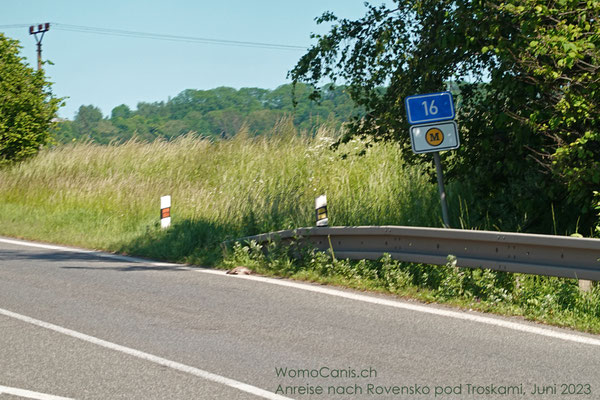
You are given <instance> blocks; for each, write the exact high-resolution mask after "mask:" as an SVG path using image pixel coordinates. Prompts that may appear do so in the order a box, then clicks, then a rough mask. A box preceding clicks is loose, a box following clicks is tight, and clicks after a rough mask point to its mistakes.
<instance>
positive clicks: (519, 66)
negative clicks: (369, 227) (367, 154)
mask: <svg viewBox="0 0 600 400" xmlns="http://www.w3.org/2000/svg"><path fill="white" fill-rule="evenodd" d="M599 12H600V2H598V1H575V0H562V1H547V0H528V1H521V0H509V1H504V2H502V1H499V0H495V1H470V0H469V1H467V0H444V1H438V0H410V1H409V0H395V1H394V2H393V6H392V7H387V6H385V5H382V6H379V7H374V6H369V5H367V10H366V14H365V16H364V17H362V18H360V19H358V20H348V19H338V18H337V17H336V16H335V15H333V14H331V13H325V14H324V15H323V16H321V17H320V18H318V19H317V22H318V23H332V24H333V26H332V28H331V30H330V31H329V32H328V33H327V34H325V35H315V36H313V37H314V38H315V39H317V43H316V44H315V45H314V46H313V47H312V48H310V49H309V50H308V52H307V53H306V54H305V55H304V56H303V57H302V58H301V59H300V61H299V62H298V63H297V65H296V66H295V67H294V69H293V70H292V71H291V72H290V75H291V77H292V78H293V80H294V82H306V83H309V84H312V85H316V84H318V82H320V81H322V80H323V79H331V80H333V81H335V80H336V79H341V80H343V81H344V82H345V83H346V84H347V85H348V86H347V88H346V90H347V92H348V93H349V94H350V96H351V97H352V99H353V100H354V101H355V102H356V103H357V104H359V105H361V106H364V107H365V112H366V114H365V116H364V117H359V118H355V119H354V121H353V122H352V123H351V124H350V125H349V135H348V138H349V137H352V136H369V137H372V138H374V139H375V140H393V141H398V142H399V143H400V144H401V145H402V146H403V148H404V149H406V152H405V154H404V155H405V157H406V158H407V159H409V160H410V161H412V162H417V161H421V162H430V159H431V158H430V157H429V156H415V155H413V154H412V153H411V151H410V147H409V135H408V124H407V122H406V118H405V115H406V114H405V110H404V103H403V100H404V98H405V97H406V96H409V95H413V94H419V93H428V92H437V91H442V90H448V89H449V90H452V91H453V92H454V94H455V96H456V98H457V103H458V105H459V107H458V116H457V119H458V124H459V127H460V135H461V141H462V146H461V148H460V150H458V151H457V152H445V153H443V154H442V159H443V163H444V164H445V165H446V168H447V170H448V174H447V176H448V178H449V180H450V181H451V182H453V183H454V185H455V188H457V187H460V188H461V192H462V193H463V194H464V195H465V197H467V198H468V200H469V204H468V206H469V208H470V210H471V214H472V216H473V218H474V219H475V220H476V221H475V223H476V224H477V225H479V226H481V225H484V221H491V223H492V225H494V226H496V227H499V228H501V229H504V230H527V231H544V232H551V231H552V230H553V227H554V226H555V225H558V230H559V232H560V233H564V232H566V231H571V232H572V231H574V230H575V229H577V226H578V227H579V229H581V230H582V231H583V233H584V234H587V233H589V232H590V229H591V228H592V226H593V225H594V223H595V220H596V216H595V211H594V210H593V205H594V203H593V201H592V200H593V193H594V190H596V191H598V190H599V189H600V172H599V171H600V168H599V167H600V165H599V164H598V163H599V161H598V160H600V136H599V135H600V130H599V129H598V126H599V124H598V123H599V122H600V107H599V100H600V87H599V85H600V52H599V50H598V49H599V48H600V24H599V23H598V15H599ZM382 87H385V90H383V89H381V88H382ZM323 93H324V92H323V90H316V91H315V92H314V93H313V97H315V98H317V97H319V96H320V95H322V94H323ZM552 209H554V210H555V211H556V212H555V214H554V216H553V213H552V211H551V210H552ZM488 227H490V226H488Z"/></svg>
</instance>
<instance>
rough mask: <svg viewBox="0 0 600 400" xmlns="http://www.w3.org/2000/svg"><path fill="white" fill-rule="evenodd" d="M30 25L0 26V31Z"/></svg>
mask: <svg viewBox="0 0 600 400" xmlns="http://www.w3.org/2000/svg"><path fill="white" fill-rule="evenodd" d="M29 25H30V24H12V25H0V29H11V28H27V27H28V26H29Z"/></svg>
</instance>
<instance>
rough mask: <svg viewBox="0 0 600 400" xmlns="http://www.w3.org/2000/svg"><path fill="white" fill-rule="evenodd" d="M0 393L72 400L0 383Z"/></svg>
mask: <svg viewBox="0 0 600 400" xmlns="http://www.w3.org/2000/svg"><path fill="white" fill-rule="evenodd" d="M0 394H10V395H12V396H19V397H25V398H26V399H35V400H73V399H70V398H68V397H60V396H53V395H51V394H45V393H37V392H32V391H30V390H24V389H17V388H12V387H8V386H2V385H0Z"/></svg>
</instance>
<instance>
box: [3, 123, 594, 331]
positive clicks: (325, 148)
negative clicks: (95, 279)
mask: <svg viewBox="0 0 600 400" xmlns="http://www.w3.org/2000/svg"><path fill="white" fill-rule="evenodd" d="M336 138H337V133H336V132H334V131H332V130H328V129H321V130H319V131H318V133H317V135H316V136H312V135H301V134H298V132H297V131H296V129H295V128H294V126H293V124H292V121H291V120H284V121H282V122H280V123H279V124H278V125H277V126H276V127H275V128H274V130H273V131H271V132H270V133H267V134H265V135H261V136H258V137H253V136H251V135H249V134H248V133H247V131H245V130H242V131H240V132H239V133H238V135H236V136H235V138H233V139H231V140H222V141H211V140H208V139H203V138H199V137H197V136H194V135H187V136H182V137H180V138H178V139H176V140H174V141H172V142H166V141H154V142H151V143H142V142H138V141H130V142H127V143H124V144H121V145H109V146H101V145H98V144H93V143H76V144H71V145H65V146H59V147H55V148H53V149H45V150H43V151H42V152H41V153H40V154H38V155H37V156H36V157H34V158H30V159H28V160H26V161H24V162H21V163H19V164H13V165H10V166H6V167H4V168H3V169H0V235H6V236H12V237H21V238H27V239H34V240H41V241H47V242H54V243H63V244H68V245H75V246H83V247H88V248H96V249H103V250H109V251H114V252H121V253H126V254H132V255H138V256H144V257H149V258H157V259H163V260H169V261H177V262H185V263H191V264H195V265H203V266H214V267H217V268H230V267H235V266H240V265H243V266H246V267H249V268H251V269H253V270H255V271H256V272H258V273H261V274H266V275H272V276H284V277H291V278H294V279H302V280H307V281H314V282H321V283H328V284H334V285H342V286H347V287H353V288H357V289H364V290H371V291H378V292H384V293H392V294H395V295H398V296H402V297H407V298H415V299H418V300H421V301H425V302H432V301H435V302H441V303H448V304H452V305H455V306H459V307H463V308H468V309H478V310H482V311H490V312H498V313H502V314H507V315H521V316H524V317H526V318H528V319H532V320H537V321H544V322H547V323H552V324H556V325H561V326H568V327H574V328H577V329H580V330H584V331H589V332H595V333H598V332H600V290H599V288H598V287H595V288H594V289H593V290H592V291H591V292H588V293H584V292H581V291H579V289H578V286H577V281H575V280H568V279H558V278H546V277H538V276H528V275H521V274H510V273H501V272H494V271H490V270H471V269H462V268H457V267H455V266H453V264H452V260H450V261H449V263H448V265H446V266H430V265H420V264H408V263H398V262H396V261H394V260H392V259H390V257H389V256H384V257H383V258H382V259H381V260H379V261H359V262H354V261H352V262H351V261H347V260H340V259H337V258H335V254H331V253H329V254H327V253H318V252H314V251H312V250H311V249H304V248H298V246H297V245H292V246H291V247H283V246H278V245H277V244H276V243H273V244H270V245H268V247H269V248H268V250H269V251H268V252H267V253H266V254H265V253H264V252H263V249H262V248H261V247H260V246H259V245H257V244H256V243H244V242H242V243H237V244H235V245H232V246H229V247H228V248H223V247H222V243H223V242H224V241H226V240H231V239H236V238H240V237H244V236H247V235H253V234H257V233H263V232H269V231H276V230H281V229H290V228H296V227H301V226H311V225H313V224H314V199H315V197H316V196H318V195H320V194H327V197H328V203H329V216H330V224H331V225H415V226H440V224H441V221H440V220H439V218H440V217H439V199H438V197H437V188H436V186H435V184H434V183H433V182H432V181H431V180H430V178H429V174H428V171H427V167H426V166H410V165H407V164H406V163H405V162H404V161H403V160H402V157H401V150H400V149H399V148H398V146H397V145H395V144H391V143H388V144H383V143H377V144H373V145H372V146H371V147H369V148H368V150H367V151H366V154H364V155H362V156H358V155H357V152H360V151H362V150H363V149H364V143H360V142H358V141H351V142H348V143H346V144H344V145H342V146H341V147H340V148H339V149H338V150H337V151H334V150H332V149H331V147H330V146H331V144H332V143H333V142H334V141H335V140H336ZM166 194H170V195H171V196H172V198H173V206H172V216H173V224H172V226H171V228H169V229H167V230H161V229H160V227H159V205H160V201H159V199H160V196H161V195H166ZM449 195H450V205H451V209H452V210H453V211H454V213H453V217H454V219H453V221H452V223H453V224H454V226H462V227H464V228H470V227H471V226H469V225H467V224H468V223H469V219H468V217H467V215H468V209H467V207H466V206H465V202H464V201H463V199H462V198H461V197H459V196H457V188H456V187H454V186H450V188H449ZM548 214H551V210H548ZM479 228H492V227H483V226H480V227H479ZM492 229H493V228H492ZM292 255H294V256H292ZM298 255H300V257H298Z"/></svg>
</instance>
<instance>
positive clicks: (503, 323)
mask: <svg viewBox="0 0 600 400" xmlns="http://www.w3.org/2000/svg"><path fill="white" fill-rule="evenodd" d="M0 242H2V243H8V244H15V245H22V246H29V247H38V248H43V249H51V250H58V251H68V252H75V253H91V254H95V255H97V256H99V257H105V258H111V259H116V260H123V261H129V262H137V263H146V264H149V265H153V266H172V267H179V268H182V269H189V270H191V271H196V272H200V273H205V274H213V275H221V276H223V277H227V278H238V279H249V280H253V281H256V282H263V283H268V284H271V285H279V286H284V287H290V288H294V289H300V290H305V291H309V292H315V293H321V294H326V295H329V296H336V297H342V298H346V299H350V300H356V301H362V302H365V303H371V304H378V305H383V306H388V307H394V308H399V309H404V310H410V311H415V312H422V313H425V314H432V315H439V316H443V317H448V318H455V319H461V320H466V321H472V322H477V323H481V324H486V325H492V326H498V327H502V328H506V329H512V330H515V331H519V332H525V333H530V334H533V335H540V336H546V337H550V338H554V339H561V340H566V341H569V342H574V343H582V344H587V345H592V346H600V339H595V338H592V337H588V336H582V335H576V334H573V333H567V332H562V331H559V330H553V329H549V328H542V327H539V326H534V325H528V324H522V323H518V322H512V321H507V320H504V319H499V318H493V317H484V316H481V315H475V314H471V313H467V312H459V311H450V310H443V309H439V308H435V307H431V306H425V305H418V304H411V303H406V302H402V301H398V300H389V299H382V298H378V297H372V296H365V295H361V294H357V293H352V292H346V291H342V290H337V289H331V288H325V287H321V286H315V285H309V284H305V283H299V282H294V281H289V280H284V279H273V278H266V277H261V276H253V275H225V272H224V271H219V270H210V269H198V268H190V267H187V266H185V265H182V264H174V263H164V262H153V261H148V260H144V259H142V258H136V257H127V256H120V255H115V254H107V253H102V252H99V251H92V250H80V249H74V248H69V247H62V246H53V245H44V244H37V243H32V242H25V241H20V240H11V239H4V238H0Z"/></svg>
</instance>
